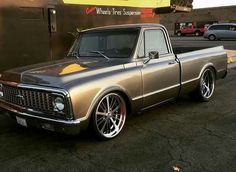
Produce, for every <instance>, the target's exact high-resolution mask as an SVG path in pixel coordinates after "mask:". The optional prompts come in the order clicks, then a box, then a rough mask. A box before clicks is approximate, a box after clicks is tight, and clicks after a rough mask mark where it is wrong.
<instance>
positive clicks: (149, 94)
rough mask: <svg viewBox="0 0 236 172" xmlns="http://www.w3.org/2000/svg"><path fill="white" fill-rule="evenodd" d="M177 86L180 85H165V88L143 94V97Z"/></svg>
mask: <svg viewBox="0 0 236 172" xmlns="http://www.w3.org/2000/svg"><path fill="white" fill-rule="evenodd" d="M179 86H180V84H176V85H172V86H170V87H167V88H163V89H160V90H157V91H153V92H151V93H147V94H144V95H143V97H144V98H145V97H148V96H151V95H154V94H157V93H160V92H163V91H166V90H170V89H173V88H176V87H179Z"/></svg>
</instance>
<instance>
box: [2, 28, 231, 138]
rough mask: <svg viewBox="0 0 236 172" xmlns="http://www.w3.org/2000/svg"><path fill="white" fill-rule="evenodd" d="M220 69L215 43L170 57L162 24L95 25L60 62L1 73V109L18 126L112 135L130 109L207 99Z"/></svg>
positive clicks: (221, 54) (223, 64)
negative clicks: (186, 98) (187, 97)
mask: <svg viewBox="0 0 236 172" xmlns="http://www.w3.org/2000/svg"><path fill="white" fill-rule="evenodd" d="M175 51H178V49H176V50H175ZM226 74H227V58H226V52H225V51H224V49H223V47H222V46H219V47H214V48H208V49H203V50H197V51H193V52H185V53H181V54H177V55H176V54H174V52H173V49H172V46H171V42H170V39H169V36H168V32H167V30H166V29H165V27H164V26H162V25H159V24H132V25H116V26H106V27H99V28H93V29H88V30H84V31H82V32H81V33H80V34H79V35H78V37H77V38H76V40H75V42H74V44H73V46H72V48H71V49H70V51H69V53H68V56H67V57H65V58H64V59H61V60H58V61H53V62H45V63H42V64H35V65H31V66H25V67H20V68H16V69H11V70H8V71H5V72H3V73H2V75H1V77H0V107H1V108H2V109H4V110H5V111H7V112H9V113H8V114H9V115H10V116H11V117H13V119H14V120H15V121H16V122H17V123H18V124H20V125H22V126H25V127H31V126H32V127H37V128H41V129H46V130H50V131H56V132H62V133H67V134H78V133H79V132H80V131H81V130H84V129H86V128H87V127H89V126H91V128H92V129H93V131H94V133H95V134H96V135H97V136H98V138H101V139H112V138H114V137H116V136H117V135H118V134H119V133H120V132H121V131H122V129H123V127H124V124H125V121H126V117H127V115H129V114H132V113H136V112H139V111H142V110H145V109H147V108H150V107H153V106H155V105H159V104H161V103H164V102H167V101H171V100H174V99H175V98H177V97H178V96H180V95H183V94H190V95H191V97H194V98H196V99H198V100H201V101H209V100H210V99H211V98H212V96H213V94H214V91H215V81H216V80H217V79H220V78H224V77H225V76H226Z"/></svg>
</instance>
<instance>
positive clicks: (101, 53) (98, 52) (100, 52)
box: [90, 51, 110, 60]
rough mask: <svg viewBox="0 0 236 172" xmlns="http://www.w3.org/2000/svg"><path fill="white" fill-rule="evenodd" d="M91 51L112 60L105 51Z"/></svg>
mask: <svg viewBox="0 0 236 172" xmlns="http://www.w3.org/2000/svg"><path fill="white" fill-rule="evenodd" d="M90 53H95V54H100V55H101V56H102V57H104V58H105V59H107V60H110V58H109V57H107V56H106V55H105V54H103V53H104V52H102V51H90Z"/></svg>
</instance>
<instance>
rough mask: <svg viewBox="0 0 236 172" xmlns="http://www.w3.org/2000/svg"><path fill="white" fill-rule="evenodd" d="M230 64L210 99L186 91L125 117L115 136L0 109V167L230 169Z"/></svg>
mask: <svg viewBox="0 0 236 172" xmlns="http://www.w3.org/2000/svg"><path fill="white" fill-rule="evenodd" d="M235 85H236V69H231V70H230V71H229V75H228V77H227V78H226V79H225V80H220V81H218V82H217V85H216V92H215V96H214V98H213V100H212V101H210V102H207V103H199V102H196V101H192V100H191V99H189V98H188V97H187V96H186V97H181V98H180V99H178V100H176V101H174V102H170V103H168V104H165V105H161V106H159V107H155V108H153V109H151V110H148V111H146V112H143V113H142V114H134V115H133V116H131V117H129V119H128V120H127V123H126V127H125V128H124V130H123V132H122V133H121V135H119V136H118V137H117V138H115V139H113V140H111V141H98V140H96V139H94V136H93V135H92V134H90V133H89V132H85V133H82V134H80V135H78V136H75V137H71V136H65V135H62V134H56V133H52V132H48V131H45V130H37V129H32V128H28V129H26V128H23V127H20V126H17V125H16V124H15V123H14V121H13V120H12V119H10V117H8V116H7V115H5V114H4V113H1V114H0V145H1V146H0V167H1V168H0V169H1V171H35V172H37V171H40V172H41V171H43V172H45V171H109V172H110V171H129V172H130V171H148V172H149V171H155V172H171V171H172V168H173V166H176V167H178V168H179V169H180V171H185V172H200V171H201V172H203V171H204V172H218V171H219V172H234V171H236V125H235V123H236V106H235V104H236V91H235Z"/></svg>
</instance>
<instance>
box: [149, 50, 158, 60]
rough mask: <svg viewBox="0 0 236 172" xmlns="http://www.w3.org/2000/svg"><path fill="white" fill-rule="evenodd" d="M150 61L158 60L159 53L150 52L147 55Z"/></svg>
mask: <svg viewBox="0 0 236 172" xmlns="http://www.w3.org/2000/svg"><path fill="white" fill-rule="evenodd" d="M148 56H149V58H150V59H159V52H158V51H150V52H149V53H148Z"/></svg>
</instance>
